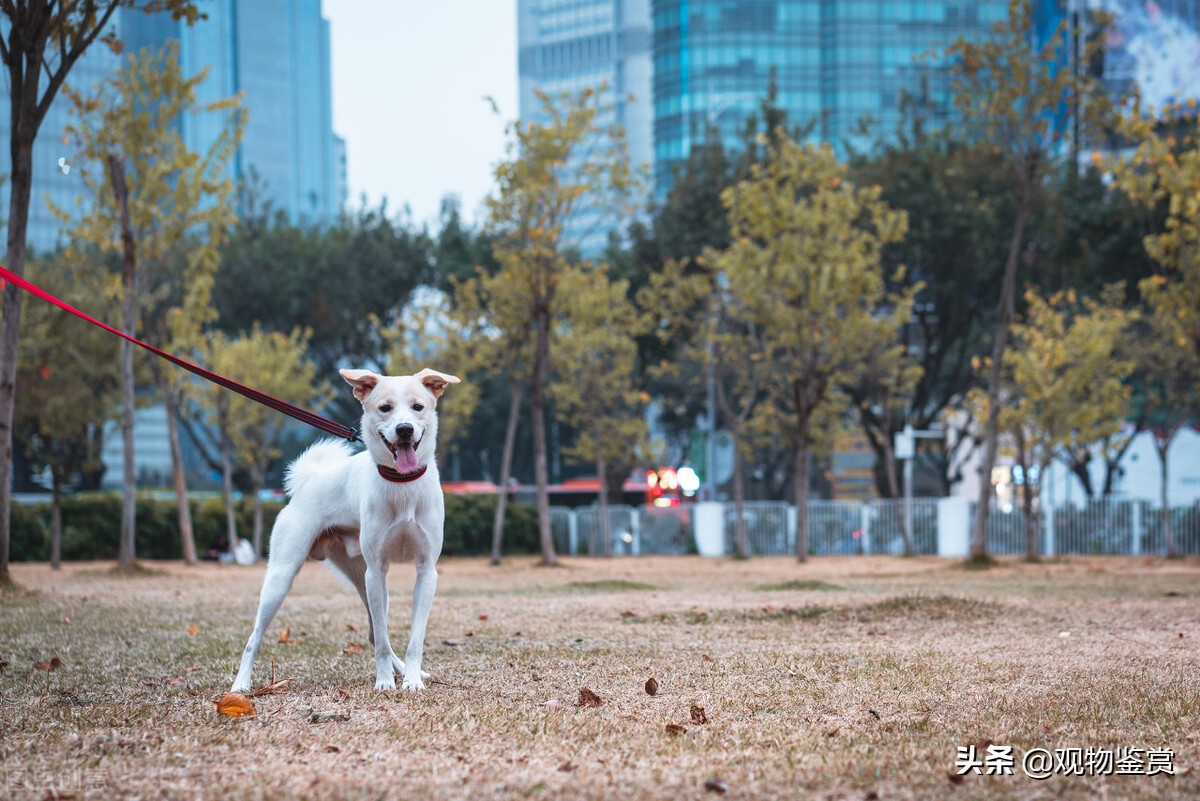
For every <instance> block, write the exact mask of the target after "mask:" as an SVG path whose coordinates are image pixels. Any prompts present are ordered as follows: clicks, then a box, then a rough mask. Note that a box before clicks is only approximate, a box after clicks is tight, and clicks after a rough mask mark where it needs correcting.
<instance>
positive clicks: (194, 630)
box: [186, 625, 200, 637]
mask: <svg viewBox="0 0 1200 801" xmlns="http://www.w3.org/2000/svg"><path fill="white" fill-rule="evenodd" d="M186 631H187V636H189V637H195V636H196V635H197V634H199V633H200V629H199V627H197V626H195V625H191V626H188V627H187V629H186Z"/></svg>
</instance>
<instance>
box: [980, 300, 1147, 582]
mask: <svg viewBox="0 0 1200 801" xmlns="http://www.w3.org/2000/svg"><path fill="white" fill-rule="evenodd" d="M1123 294H1124V289H1123V287H1121V286H1120V285H1119V284H1114V285H1112V286H1110V287H1109V288H1107V289H1106V290H1105V292H1104V293H1103V295H1102V297H1101V298H1100V299H1092V298H1083V299H1082V300H1080V299H1078V298H1077V296H1076V294H1075V292H1074V291H1072V290H1068V291H1067V292H1059V293H1055V294H1054V295H1051V296H1050V297H1049V298H1043V297H1042V296H1041V295H1039V294H1038V293H1037V292H1035V291H1033V290H1029V291H1027V292H1026V294H1025V298H1026V302H1027V304H1028V312H1027V313H1026V319H1025V321H1024V322H1019V323H1017V324H1015V325H1014V326H1013V331H1012V335H1013V347H1012V351H1011V352H1010V354H1009V359H1008V363H1007V365H1006V368H1005V369H1006V374H1007V376H1008V380H1009V382H1010V386H1011V390H1010V393H1011V394H1010V395H1009V397H1008V398H1007V401H1006V403H1005V404H1004V408H1003V409H1002V410H1001V413H1000V422H1001V427H1002V429H1003V430H1005V431H1010V432H1012V433H1013V436H1014V439H1015V440H1016V443H1017V452H1018V455H1019V460H1020V463H1021V465H1022V467H1023V468H1024V470H1023V474H1024V476H1025V481H1024V483H1023V485H1022V492H1023V494H1024V498H1023V509H1024V514H1025V532H1026V549H1025V553H1026V558H1028V559H1029V560H1030V561H1034V560H1036V559H1037V558H1038V555H1039V554H1040V550H1041V547H1040V544H1041V526H1040V521H1041V516H1040V515H1038V514H1037V500H1038V496H1039V495H1040V489H1041V481H1042V479H1043V477H1044V476H1045V475H1046V470H1047V468H1049V466H1050V463H1051V462H1052V461H1053V460H1054V459H1055V458H1058V457H1059V456H1062V455H1065V454H1070V453H1072V452H1073V451H1076V450H1078V449H1079V448H1080V447H1082V446H1086V445H1090V444H1091V443H1094V442H1097V441H1100V440H1104V439H1107V438H1111V437H1113V436H1114V435H1115V434H1116V433H1117V432H1118V431H1119V430H1120V429H1121V427H1122V425H1123V423H1124V419H1125V414H1126V412H1127V411H1128V409H1129V392H1130V389H1129V385H1128V384H1127V383H1126V382H1125V380H1124V379H1125V377H1126V376H1128V375H1129V373H1130V372H1131V371H1132V370H1133V361H1132V360H1131V359H1129V358H1122V357H1121V355H1120V354H1121V350H1122V348H1121V339H1122V337H1123V336H1124V334H1125V330H1126V327H1127V325H1128V324H1129V320H1130V318H1129V316H1128V315H1127V314H1126V313H1125V312H1124V311H1122V309H1121V308H1120V303H1121V301H1122V296H1123Z"/></svg>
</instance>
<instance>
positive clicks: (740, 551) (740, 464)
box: [729, 427, 799, 559]
mask: <svg viewBox="0 0 1200 801" xmlns="http://www.w3.org/2000/svg"><path fill="white" fill-rule="evenodd" d="M738 434H739V429H738V428H737V427H731V428H729V438H730V439H731V440H732V441H733V516H734V521H733V552H734V554H735V555H736V556H737V558H738V559H749V558H750V548H749V546H748V544H747V542H746V484H745V477H744V475H743V473H744V471H745V464H744V460H743V459H742V449H741V443H740V441H739V439H738ZM798 519H799V518H797V520H798Z"/></svg>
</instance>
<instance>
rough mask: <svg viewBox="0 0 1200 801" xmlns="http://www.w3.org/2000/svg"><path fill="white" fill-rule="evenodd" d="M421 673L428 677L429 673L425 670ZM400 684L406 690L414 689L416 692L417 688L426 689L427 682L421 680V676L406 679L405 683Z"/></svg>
mask: <svg viewBox="0 0 1200 801" xmlns="http://www.w3.org/2000/svg"><path fill="white" fill-rule="evenodd" d="M421 675H422V676H423V677H427V674H426V673H425V671H421ZM400 686H401V687H403V688H404V689H405V690H412V691H413V692H415V691H417V690H424V689H425V682H423V681H421V679H419V678H417V679H405V680H404V683H403V684H402V685H400Z"/></svg>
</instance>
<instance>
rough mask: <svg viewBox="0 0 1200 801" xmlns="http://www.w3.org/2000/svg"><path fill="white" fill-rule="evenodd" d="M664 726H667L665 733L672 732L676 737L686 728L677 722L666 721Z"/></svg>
mask: <svg viewBox="0 0 1200 801" xmlns="http://www.w3.org/2000/svg"><path fill="white" fill-rule="evenodd" d="M666 728H667V734H673V735H675V736H676V737H678V736H679V735H680V734H683V733H684V732H685V731H687V729H686V728H684V727H683V726H680V725H679V724H678V723H668V724H667V727H666Z"/></svg>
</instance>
